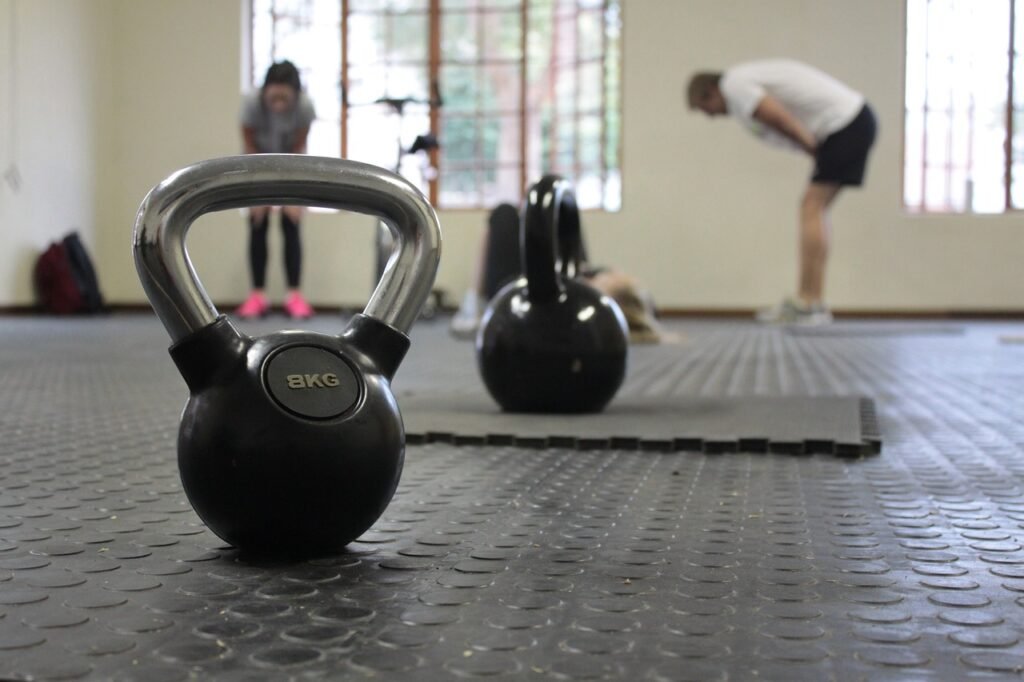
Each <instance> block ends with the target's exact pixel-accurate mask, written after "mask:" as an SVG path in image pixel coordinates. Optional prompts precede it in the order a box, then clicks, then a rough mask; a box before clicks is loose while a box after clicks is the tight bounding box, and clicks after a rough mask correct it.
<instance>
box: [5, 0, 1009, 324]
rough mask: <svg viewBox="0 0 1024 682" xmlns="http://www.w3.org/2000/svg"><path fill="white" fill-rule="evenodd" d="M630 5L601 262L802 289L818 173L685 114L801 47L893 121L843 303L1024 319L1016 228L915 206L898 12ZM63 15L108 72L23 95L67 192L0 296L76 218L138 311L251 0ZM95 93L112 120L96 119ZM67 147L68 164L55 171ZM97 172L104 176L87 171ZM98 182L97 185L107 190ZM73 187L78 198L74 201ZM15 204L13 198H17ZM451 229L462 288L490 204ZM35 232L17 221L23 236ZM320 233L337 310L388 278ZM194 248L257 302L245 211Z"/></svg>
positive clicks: (231, 148)
mask: <svg viewBox="0 0 1024 682" xmlns="http://www.w3.org/2000/svg"><path fill="white" fill-rule="evenodd" d="M0 1H2V0H0ZM6 1H7V2H10V1H11V0H6ZM623 4H624V17H625V37H624V77H623V82H624V87H625V93H624V95H625V106H624V112H623V117H624V133H623V143H624V149H623V160H624V166H623V168H624V198H623V210H622V211H621V212H619V213H615V214H603V213H588V214H586V215H585V223H586V227H587V230H588V239H589V241H590V242H591V250H592V252H593V254H594V256H595V258H596V260H598V261H602V260H604V261H610V262H614V263H615V264H616V265H619V266H620V267H622V268H624V269H626V270H627V271H630V272H633V273H635V274H637V275H638V276H640V277H641V278H642V279H643V280H644V281H645V282H646V283H647V284H648V286H649V287H650V288H651V289H652V290H653V293H654V294H655V297H656V299H657V300H658V302H659V303H660V304H662V305H664V306H671V307H697V308H717V307H722V308H731V307H736V308H742V307H750V306H754V305H758V304H761V303H765V302H768V301H771V300H773V299H776V298H777V297H779V296H780V295H781V294H783V293H784V292H787V291H791V290H792V289H793V284H794V283H793V272H794V269H795V253H796V248H795V247H796V244H795V215H796V203H797V198H798V196H799V193H800V192H801V190H802V188H803V186H804V184H805V182H806V178H807V176H808V174H809V171H810V168H809V167H808V165H807V162H806V161H805V160H803V159H801V158H800V157H798V156H796V155H787V154H785V153H782V152H778V151H775V150H772V149H768V148H763V147H762V146H760V145H759V144H758V143H757V142H756V141H755V140H754V139H752V138H750V137H749V136H748V135H747V134H746V133H744V132H743V131H742V130H741V129H740V128H739V127H738V126H737V125H736V124H735V123H733V122H731V121H726V120H715V121H710V120H707V119H706V118H704V117H703V116H700V115H697V114H692V113H690V112H688V111H687V110H686V109H685V107H684V104H683V100H682V94H681V91H682V87H683V84H684V83H685V81H686V79H687V77H688V75H689V73H690V72H691V71H692V70H694V69H697V68H703V67H720V66H727V65H729V64H730V63H733V62H735V61H739V60H743V59H747V58H754V57H761V56H792V57H796V58H800V59H804V60H806V61H808V62H811V63H813V64H816V65H819V66H821V67H822V68H824V69H825V70H827V71H830V72H832V73H833V74H835V75H836V76H838V77H839V78H841V79H843V80H845V81H847V82H849V83H850V84H852V85H853V86H855V87H857V88H859V89H861V90H862V91H863V92H865V93H866V94H867V96H868V98H869V99H870V101H871V102H872V104H873V105H874V107H875V110H876V112H877V113H878V115H879V118H880V123H881V135H880V138H879V141H878V144H877V147H876V150H875V153H874V156H873V159H872V161H871V166H870V170H869V179H868V183H867V187H866V188H865V189H863V190H861V191H850V192H848V193H846V194H845V195H844V196H843V197H841V198H840V200H839V203H838V206H837V208H836V211H835V215H834V219H835V224H836V233H835V254H834V259H833V262H832V268H831V272H830V275H829V293H830V298H831V300H832V302H833V304H834V305H835V306H836V307H838V308H845V309H857V308H860V309H924V310H929V309H930V310H956V309H959V310H964V309H971V310H980V309H986V308H988V309H1024V277H1021V276H1020V275H1019V271H1020V269H1019V267H1018V262H1019V260H1020V254H1021V253H1022V252H1024V220H1022V219H1021V217H1020V216H1017V215H1008V216H947V217H941V216H912V215H907V214H905V213H904V211H903V210H902V207H901V200H900V162H901V144H902V134H901V118H902V78H903V76H902V62H903V56H902V50H903V40H902V31H903V3H901V2H897V1H896V0H858V1H857V2H853V1H851V0H773V1H772V2H751V1H750V0H624V2H623ZM57 5H59V6H60V7H61V8H64V10H65V11H64V12H62V13H59V14H60V15H61V16H59V17H54V18H53V20H52V21H50V20H48V21H46V22H43V21H42V19H41V18H40V17H36V19H35V24H34V25H36V26H37V31H38V33H39V34H40V36H42V35H44V34H45V35H49V34H50V33H51V32H53V31H58V32H59V33H58V36H56V37H57V41H58V42H56V43H53V42H47V44H48V45H51V46H52V45H55V44H56V45H59V47H57V48H56V49H55V52H56V53H57V54H58V57H52V56H51V57H47V56H46V55H41V56H40V58H41V59H44V60H57V59H59V58H60V56H61V55H63V57H64V59H63V61H61V64H66V63H67V62H68V61H69V60H68V59H67V58H68V57H78V56H79V53H82V52H85V53H87V54H86V55H85V56H88V57H89V58H90V59H91V60H92V61H91V62H90V61H89V60H84V61H80V60H78V59H74V60H72V61H74V62H75V63H76V64H78V66H77V67H76V68H77V71H85V73H77V74H76V78H71V77H70V75H69V76H68V77H67V78H63V79H62V78H60V77H59V76H56V75H55V76H49V77H47V78H46V79H45V81H43V80H37V81H36V82H35V83H34V85H33V88H35V92H36V96H35V98H34V100H33V98H31V97H24V98H23V104H22V108H25V107H29V106H30V104H28V103H29V102H31V101H35V102H36V103H37V104H36V106H37V107H38V108H43V109H46V108H47V107H51V108H54V109H56V111H58V112H59V113H60V118H61V124H60V125H59V126H57V128H58V131H57V134H54V122H53V118H52V117H53V116H54V113H53V112H52V111H50V112H49V115H50V116H51V118H50V119H45V118H44V119H43V120H42V121H41V123H43V125H39V129H40V130H44V131H46V134H45V135H39V136H38V139H37V140H36V142H35V143H34V144H36V145H38V150H37V152H33V156H31V157H29V150H28V149H24V150H22V152H21V153H22V156H24V157H26V159H28V158H31V159H32V162H31V163H30V164H29V165H32V166H36V167H38V168H39V169H40V171H42V170H43V169H47V170H52V172H53V173H60V174H61V175H60V177H61V178H63V180H64V181H63V182H55V181H54V177H53V176H51V175H47V176H46V177H45V182H46V186H45V189H44V188H43V187H42V185H36V187H38V188H39V189H38V190H37V194H34V195H32V197H33V198H32V199H31V200H29V198H28V195H27V192H28V190H27V189H26V190H24V192H25V193H24V194H23V195H19V198H18V201H19V202H21V203H20V205H21V206H22V207H23V208H22V209H21V210H31V211H33V217H34V219H33V220H32V221H31V222H30V223H28V224H31V225H32V229H31V237H29V238H27V239H21V238H19V241H17V242H15V241H13V240H12V239H11V237H10V236H8V235H10V231H11V229H12V227H11V226H12V223H11V219H10V218H9V217H8V216H9V215H10V211H9V210H8V209H6V208H5V209H3V210H4V211H5V212H4V213H3V214H2V215H3V218H4V219H3V222H2V223H0V224H2V226H3V230H4V233H5V236H4V243H5V245H6V244H14V248H13V249H11V248H7V249H4V250H3V255H2V256H0V263H2V264H0V295H3V296H6V297H7V299H8V300H21V298H20V296H22V295H23V291H22V290H14V289H7V290H5V289H2V287H6V286H8V282H9V281H10V280H11V279H12V277H13V276H14V275H13V272H14V271H13V270H12V269H11V268H12V267H15V266H14V265H12V264H11V263H13V262H14V261H16V260H17V258H18V256H14V257H12V255H11V251H12V250H13V251H15V252H16V253H17V252H18V250H19V249H20V250H21V251H22V252H24V251H25V250H26V249H27V248H29V247H30V246H31V247H35V246H37V245H38V244H41V243H42V242H43V241H45V237H44V236H43V235H44V234H46V230H47V229H50V228H48V227H46V226H48V225H54V228H53V230H54V231H56V232H59V231H61V230H63V229H66V227H67V226H69V225H70V224H71V223H73V222H74V220H73V217H75V218H77V217H78V216H81V220H82V222H81V223H77V224H84V223H87V222H88V219H89V216H90V215H91V216H92V218H93V221H94V223H95V225H96V241H97V242H98V246H97V260H98V262H99V266H100V277H101V281H102V284H103V286H104V289H105V293H106V294H107V295H108V298H110V299H111V300H113V301H115V302H124V303H136V302H141V301H143V300H144V299H143V296H142V292H141V288H140V287H139V285H138V282H137V279H136V276H135V273H134V269H133V266H132V264H131V259H130V253H129V248H128V247H129V241H130V237H129V235H130V231H131V225H132V221H133V219H134V213H135V210H136V209H137V207H138V204H139V202H140V200H141V199H142V197H143V196H144V194H145V192H146V191H148V189H149V188H150V187H151V186H152V185H153V184H155V183H156V182H158V181H159V180H160V179H161V178H162V177H164V176H165V175H167V174H168V173H170V172H171V171H173V170H175V169H176V168H178V167H180V166H182V165H184V164H187V163H190V162H192V161H195V160H198V159H202V158H207V157H211V156H217V155H221V154H228V153H234V152H235V151H236V150H237V149H238V148H239V141H238V132H237V123H236V115H237V108H238V102H239V92H238V87H239V85H238V84H239V70H240V68H241V57H240V53H241V42H240V23H241V8H240V0H174V1H173V2H171V1H169V0H164V1H161V0H77V2H71V0H67V1H66V2H59V1H58V0H52V1H51V0H43V1H40V0H32V1H31V2H30V1H29V0H20V2H19V6H20V11H21V12H22V13H24V14H26V15H28V14H31V15H33V16H36V15H41V14H43V13H45V12H46V11H47V8H49V10H51V11H52V9H53V8H54V7H55V6H57ZM30 7H31V9H29V8H30ZM71 8H74V9H73V10H71V11H69V10H70V9H71ZM104 13H105V14H104ZM96 16H100V17H101V18H102V17H103V16H105V17H106V21H105V22H101V23H104V25H103V26H97V25H96V24H97V20H96ZM62 27H63V28H62ZM44 29H45V31H44ZM90 31H92V33H91V34H90ZM103 31H106V32H107V33H106V35H109V36H110V41H109V45H110V47H109V52H110V54H109V57H104V53H102V52H100V53H96V51H95V47H96V46H95V43H96V42H101V43H102V42H103V41H101V40H98V39H97V36H99V35H103ZM90 35H92V47H91V48H90V47H89V43H90V41H89V37H90ZM46 40H48V39H46ZM38 41H39V43H40V44H42V43H43V42H44V38H42V37H39V38H38ZM104 44H105V43H104ZM87 48H88V49H87ZM25 49H28V48H27V47H26V48H25ZM51 50H54V48H52V47H51ZM97 54H98V56H97ZM97 59H99V60H100V62H101V65H104V68H103V69H102V71H103V73H102V76H101V75H100V74H96V73H91V72H89V69H88V64H90V63H93V64H95V63H96V60H97ZM103 59H107V60H108V61H107V62H103ZM106 67H109V68H106ZM108 77H109V82H110V83H111V84H112V88H113V90H112V96H110V97H103V96H98V95H97V94H96V93H97V91H96V90H94V89H92V88H91V86H95V85H100V84H102V83H105V82H107V79H108ZM55 78H56V82H57V85H56V86H54V79H55ZM69 81H74V82H69ZM28 82H31V81H28ZM44 85H45V89H43V88H44ZM98 102H100V103H101V104H102V109H101V114H102V115H101V116H100V119H101V122H100V123H98V124H97V122H96V109H95V107H96V106H97V103H98ZM51 103H56V104H51ZM46 113H47V111H41V112H40V111H36V110H35V109H26V111H25V114H24V117H25V119H26V120H29V121H33V120H34V119H36V118H38V117H39V116H40V115H45V114H46ZM65 118H67V119H74V120H67V121H65V120H64V119H65ZM47 120H49V124H46V121H47ZM72 137H73V138H75V141H74V142H72V141H71V140H70V139H69V138H72ZM52 138H58V139H52ZM97 141H101V142H102V144H100V145H99V146H97ZM26 144H29V143H26ZM33 149H36V148H35V147H33ZM55 152H59V157H57V159H56V160H55V162H54V163H52V164H49V163H48V162H46V161H43V159H47V158H52V156H53V154H54V153H55ZM35 154H38V159H39V160H38V161H37V160H36V158H37V157H36V156H35ZM26 163H29V162H28V161H26ZM51 165H53V166H59V167H58V168H53V169H51ZM90 170H92V171H95V173H94V174H93V175H92V176H90V177H85V176H86V175H88V173H89V171H90ZM33 177H35V176H33ZM91 177H98V178H99V180H98V187H93V180H92V179H91ZM26 184H28V182H26ZM68 185H70V186H71V187H72V189H70V190H67V189H64V187H66V186H68ZM54 187H61V190H60V192H59V193H57V192H55V191H54V190H53V188H54ZM93 190H96V191H95V193H94V192H93ZM2 192H4V193H3V194H0V196H2V197H3V199H4V201H5V202H8V201H9V200H10V198H11V195H10V193H9V192H8V191H7V190H2ZM93 196H95V197H96V198H95V199H94V198H93ZM5 205H6V203H5ZM25 207H29V208H25ZM90 208H91V209H92V212H91V213H90ZM21 210H19V211H18V212H16V215H19V216H20V214H21ZM69 221H70V222H69ZM441 221H442V228H443V230H444V236H445V242H444V254H443V258H442V267H441V272H440V274H439V279H438V284H439V286H441V287H444V288H446V289H448V290H449V291H452V292H461V290H462V289H463V288H464V287H465V285H466V284H467V282H468V279H469V273H470V271H471V267H472V259H473V255H474V254H475V251H476V246H477V239H478V236H479V232H480V228H481V226H482V225H483V224H484V213H483V212H479V211H445V212H442V213H441ZM22 222H23V221H22V220H21V219H20V218H19V220H18V221H17V222H16V223H15V225H18V224H22ZM306 223H307V224H306V227H305V240H306V241H305V244H306V262H307V267H306V284H307V286H306V288H307V291H308V293H309V295H310V297H311V298H312V299H313V300H314V302H318V303H323V304H328V303H332V304H333V303H337V304H347V305H352V304H358V303H360V302H361V301H363V300H365V297H366V296H367V294H368V292H369V288H370V284H371V282H370V276H371V275H370V271H371V262H372V252H371V247H370V244H371V240H372V229H373V228H372V223H371V222H370V221H369V220H367V219H365V218H353V217H345V216H338V215H323V214H320V215H312V216H309V218H308V220H307V221H306ZM273 235H274V241H273V242H272V244H271V248H272V259H273V260H272V267H271V270H270V275H271V288H272V289H273V290H276V291H278V292H279V291H280V288H281V279H282V277H281V272H280V266H279V258H280V244H279V241H278V239H277V237H278V235H277V233H276V230H275V231H274V233H273ZM189 244H190V248H191V252H192V254H193V258H194V260H195V262H196V266H197V269H198V271H199V273H200V275H201V276H202V278H203V281H204V283H205V284H206V285H207V288H208V289H209V291H210V293H211V295H212V297H213V298H214V299H215V300H218V301H237V300H240V299H241V298H242V297H243V296H244V294H245V291H246V288H247V280H248V274H247V270H246V263H245V257H244V256H245V227H244V223H243V219H242V217H241V216H240V215H239V214H238V213H237V212H234V213H229V214H222V215H215V216H209V217H206V218H203V219H202V220H201V221H200V222H199V224H197V226H196V228H195V229H194V230H193V232H192V237H191V238H190V241H189ZM12 258H13V260H12ZM14 291H18V292H21V293H18V294H15V293H12V292H14Z"/></svg>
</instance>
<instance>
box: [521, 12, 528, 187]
mask: <svg viewBox="0 0 1024 682" xmlns="http://www.w3.org/2000/svg"><path fill="white" fill-rule="evenodd" d="M529 21H530V0H523V2H522V3H521V4H520V6H519V192H524V191H526V183H527V182H529V179H528V178H527V177H526V173H527V168H526V166H527V163H526V159H527V156H526V155H527V154H528V153H529V151H530V150H529V145H528V141H527V136H528V135H529V126H528V125H527V116H529V113H528V107H527V103H526V100H527V95H526V88H527V85H528V83H529V80H528V74H527V69H528V68H529V63H530V62H529V59H527V55H526V51H527V49H529V44H530V41H529V40H528V32H529V31H528V27H529V25H530V24H529Z"/></svg>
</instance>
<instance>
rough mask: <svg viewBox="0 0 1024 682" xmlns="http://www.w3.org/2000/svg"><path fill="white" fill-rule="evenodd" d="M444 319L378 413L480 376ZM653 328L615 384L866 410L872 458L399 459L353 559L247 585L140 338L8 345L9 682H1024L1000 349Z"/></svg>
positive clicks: (274, 568) (1017, 418)
mask: <svg viewBox="0 0 1024 682" xmlns="http://www.w3.org/2000/svg"><path fill="white" fill-rule="evenodd" d="M446 323H447V320H446V319H443V318H439V319H437V320H434V321H427V322H421V323H419V324H418V325H417V326H416V327H415V328H414V329H413V334H412V337H413V350H412V352H411V353H410V355H409V357H408V358H407V360H406V362H405V363H404V364H403V366H402V368H401V369H400V370H399V373H398V376H397V378H396V388H397V389H402V388H409V387H418V388H419V389H420V390H429V389H431V387H432V386H434V385H435V384H436V382H438V381H449V382H455V383H456V384H458V383H459V382H474V381H478V380H477V379H476V377H475V374H474V373H473V371H472V367H473V364H472V363H473V357H472V346H471V344H468V343H464V342H463V343H460V342H456V341H453V340H451V339H450V338H449V337H448V335H447V327H446ZM277 325H285V323H284V321H283V320H275V319H273V318H272V319H269V320H267V321H266V322H261V323H260V324H258V325H255V326H253V325H250V326H245V325H242V328H243V329H244V330H246V331H258V330H260V329H268V330H269V329H272V328H275V327H276V326H277ZM341 325H342V320H340V319H338V318H337V317H334V316H330V315H321V316H320V317H318V318H317V319H316V320H315V321H313V322H312V323H311V325H310V326H311V327H312V328H315V329H318V330H321V331H330V330H335V329H336V330H340V328H341ZM671 330H672V331H674V332H677V333H679V334H680V336H681V340H680V342H679V343H677V344H675V345H672V346H662V347H660V348H658V349H656V350H655V349H649V348H642V347H640V348H636V349H635V350H634V352H633V355H632V357H631V371H632V375H631V378H630V381H632V382H633V385H634V386H640V387H641V388H642V387H643V386H647V387H651V388H652V390H653V389H655V388H656V389H657V390H663V391H671V392H676V393H692V394H694V395H705V396H749V395H761V396H784V395H788V396H806V395H812V396H825V395H859V396H865V397H868V398H871V399H873V400H874V402H875V406H876V410H877V417H878V428H879V430H880V433H881V437H882V440H883V448H882V451H881V452H880V453H879V454H875V455H866V456H860V457H838V456H836V455H831V454H828V455H826V454H783V453H763V452H762V453H747V452H728V453H720V454H704V453H698V452H648V451H639V450H632V451H625V450H622V451H619V450H613V449H607V448H605V449H594V450H577V449H572V450H569V449H558V448H516V447H508V446H504V447H503V446H483V445H461V446H456V445H453V444H444V443H432V444H426V445H412V446H410V447H409V448H408V449H407V452H406V466H405V472H404V475H403V478H402V483H401V485H400V487H399V491H398V494H397V495H396V497H395V499H394V501H393V502H392V504H391V505H390V507H389V508H388V509H387V511H386V512H385V514H384V516H383V518H382V519H381V520H380V521H379V522H378V523H377V524H376V525H375V526H374V528H373V529H371V530H370V531H369V532H368V533H367V534H365V535H364V536H363V537H362V538H360V540H359V541H358V542H356V543H354V544H353V545H351V546H350V548H349V551H347V552H346V553H344V554H341V555H338V556H333V557H328V558H323V559H317V560H312V561H305V562H299V563H283V564H275V563H266V562H254V561H250V560H247V559H246V558H245V557H241V556H239V555H238V554H237V552H236V551H235V550H233V549H231V548H230V547H226V546H225V545H224V544H223V542H221V541H220V540H219V539H218V538H217V537H215V536H214V535H212V534H211V533H210V532H209V531H207V530H206V529H205V528H204V527H203V526H202V524H201V523H200V522H199V520H198V518H197V517H196V516H195V515H194V513H193V512H192V510H191V508H190V507H189V505H188V503H187V500H186V499H185V497H184V495H183V493H182V491H181V487H180V483H179V480H178V475H177V469H176V461H175V437H176V431H177V419H178V415H179V413H180V410H181V407H182V404H183V402H184V400H185V397H186V391H185V386H184V384H183V383H182V382H181V380H180V378H179V377H178V376H177V375H176V373H175V370H174V367H173V365H172V363H171V361H170V359H169V357H168V356H167V353H166V347H167V338H166V335H165V334H164V332H163V330H162V329H161V328H160V326H159V324H158V322H157V321H156V319H155V318H154V317H152V316H149V315H137V316H112V317H107V318H99V319H88V320H87V319H79V320H70V321H69V320H55V319H37V318H8V319H4V320H3V321H2V324H0V677H2V678H4V679H19V680H30V679H31V680H57V679H60V680H66V679H114V680H145V681H147V682H159V681H163V680H183V679H202V680H205V679H223V680H312V679H363V678H367V679H369V678H373V679H387V680H396V679H413V678H415V679H419V680H439V679H456V678H458V679H476V678H480V679H508V680H525V679H538V680H539V679H545V680H548V679H551V680H620V679H631V680H638V681H639V680H673V681H675V680H752V679H769V680H843V681H846V680H908V679H910V680H914V679H929V680H936V679H942V680H961V679H969V678H978V679H1000V678H1007V679H1009V678H1017V677H1019V675H1020V674H1021V672H1022V671H1024V643H1022V641H1021V639H1022V637H1024V549H1022V545H1021V542H1020V541H1021V538H1022V536H1024V531H1022V525H1024V496H1022V490H1024V480H1022V477H1024V420H1022V415H1024V345H1019V344H1016V343H1013V342H1014V341H1016V340H1018V339H1019V335H1020V331H1021V330H1020V327H1019V326H1012V325H1006V324H995V323H964V324H959V323H957V324H956V325H950V324H948V323H942V324H939V323H923V322H914V323H911V322H905V321H903V322H898V321H875V322H844V323H840V324H838V325H837V326H836V327H835V328H834V329H833V330H832V331H830V333H829V334H827V335H816V336H803V335H797V334H791V333H787V332H786V331H784V330H780V329H769V328H761V327H756V326H754V325H753V324H748V323H740V322H724V321H717V322H716V321H700V322H698V321H691V322H679V323H672V324H671ZM1015 335H1016V336H1015ZM466 385H468V384H466Z"/></svg>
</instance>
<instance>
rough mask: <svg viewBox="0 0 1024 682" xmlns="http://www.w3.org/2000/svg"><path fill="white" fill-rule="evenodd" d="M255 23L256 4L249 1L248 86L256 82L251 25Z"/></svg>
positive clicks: (254, 52)
mask: <svg viewBox="0 0 1024 682" xmlns="http://www.w3.org/2000/svg"><path fill="white" fill-rule="evenodd" d="M255 24H256V5H255V3H253V2H252V0H250V1H249V86H250V87H251V86H253V85H255V83H256V48H254V47H253V45H252V44H253V34H254V33H255V31H254V30H253V27H254V26H255Z"/></svg>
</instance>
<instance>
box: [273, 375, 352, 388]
mask: <svg viewBox="0 0 1024 682" xmlns="http://www.w3.org/2000/svg"><path fill="white" fill-rule="evenodd" d="M285 379H286V380H287V381H288V388H291V389H298V390H301V389H304V388H334V387H335V386H338V385H339V384H340V383H341V382H340V381H338V375H337V374H334V373H333V372H324V373H323V374H288V375H287V376H285Z"/></svg>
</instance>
